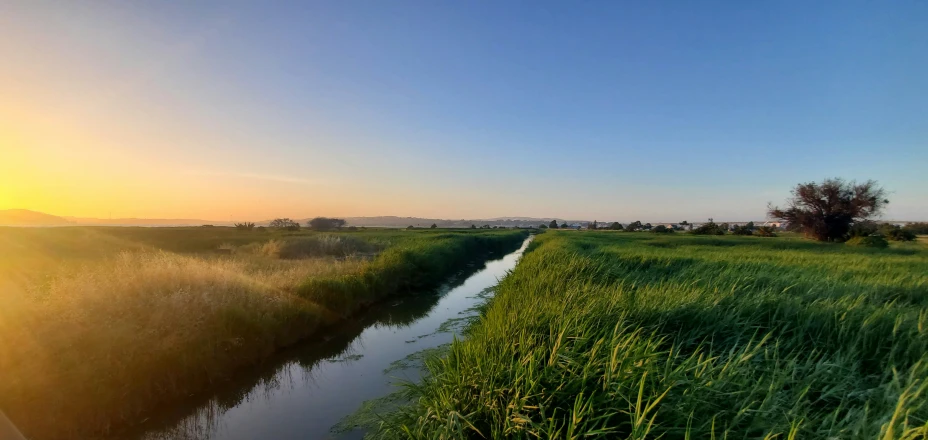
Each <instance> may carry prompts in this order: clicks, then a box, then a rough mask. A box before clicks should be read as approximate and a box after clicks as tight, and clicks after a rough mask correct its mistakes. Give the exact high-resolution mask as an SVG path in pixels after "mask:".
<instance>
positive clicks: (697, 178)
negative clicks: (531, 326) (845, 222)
mask: <svg viewBox="0 0 928 440" xmlns="http://www.w3.org/2000/svg"><path fill="white" fill-rule="evenodd" d="M4 8H8V10H7V11H4V10H3V9H4ZM0 16H3V17H6V19H3V18H0V25H3V26H4V27H3V28H5V29H7V30H6V31H0V32H3V33H9V34H8V35H7V36H9V37H13V38H12V39H10V38H5V39H6V40H7V43H6V44H3V43H0V50H3V52H0V53H5V54H6V55H8V57H7V58H8V59H13V60H15V61H16V63H15V64H16V66H17V67H15V68H13V69H12V73H11V72H8V73H7V76H6V77H5V78H4V77H0V80H3V84H5V87H9V88H12V87H13V86H16V88H17V90H20V91H22V90H27V92H21V93H20V95H18V96H19V97H20V98H21V99H24V100H26V99H28V101H29V102H30V103H31V104H30V105H31V106H32V107H33V108H32V111H34V112H36V113H41V114H49V113H54V114H55V115H56V116H59V117H61V118H62V119H65V120H68V121H71V122H72V123H73V124H74V125H77V126H79V127H80V128H81V130H84V131H85V132H82V136H76V135H75V136H76V137H80V139H81V141H80V143H76V144H75V146H74V147H72V148H71V150H72V151H73V150H74V148H78V149H80V148H90V147H88V145H93V148H92V149H93V150H94V151H95V152H96V153H95V154H96V155H97V156H99V157H98V158H102V159H101V160H103V161H104V162H109V163H111V165H112V166H110V167H104V168H106V169H111V168H126V169H133V167H136V168H138V170H139V172H133V173H131V174H132V176H131V179H134V180H133V185H135V186H137V187H138V188H140V191H143V192H146V194H148V193H151V194H154V195H153V196H152V197H154V198H155V199H156V200H162V199H163V200H165V202H164V203H162V204H161V205H160V206H163V207H164V208H163V210H162V211H159V210H158V209H156V208H155V207H152V206H144V205H141V204H140V205H138V206H136V205H133V203H134V202H132V201H130V200H129V199H126V200H123V199H119V200H117V199H116V198H113V200H111V201H110V202H107V200H105V198H102V199H99V200H97V201H96V202H95V203H99V204H102V205H101V206H103V205H106V206H110V207H109V208H108V210H109V211H112V205H117V206H119V208H117V209H123V211H125V212H124V213H123V214H125V215H158V214H161V215H162V216H184V217H188V216H200V217H204V216H209V217H212V218H219V219H221V218H223V217H225V216H226V212H228V213H229V215H234V216H236V217H254V218H265V217H267V216H269V215H273V213H278V212H280V211H281V210H284V209H287V210H290V211H292V212H290V213H288V215H292V216H302V215H415V216H430V217H444V218H466V217H490V216H539V217H559V218H564V217H566V218H583V219H594V218H596V219H600V220H613V219H615V220H634V219H642V220H646V221H679V220H683V219H689V220H691V221H694V220H696V221H698V220H703V219H704V218H706V217H714V218H716V219H725V220H743V219H759V218H763V216H764V208H765V207H766V205H767V202H771V201H772V202H775V203H776V202H782V200H783V199H784V198H785V197H786V196H788V193H789V189H790V188H791V187H792V186H793V185H794V184H796V183H798V182H803V181H809V180H821V179H823V178H826V177H835V176H839V177H845V178H848V179H860V180H865V179H871V178H872V179H876V180H878V181H880V182H881V183H882V184H883V185H884V186H885V187H886V188H887V189H888V190H890V191H891V194H892V196H891V204H890V209H889V211H888V212H887V216H886V217H892V218H899V219H913V220H914V219H922V220H928V203H926V201H928V172H926V170H928V109H926V105H928V104H926V103H928V80H926V78H928V26H926V25H925V23H928V3H925V2H905V1H899V2H884V3H877V2H855V1H850V2H824V1H822V2H793V1H789V2H787V1H782V2H731V1H726V2H708V1H707V2H682V1H681V2H670V1H668V2H624V1H608V2H607V1H597V2H516V1H497V2H489V1H474V2H457V1H454V2H452V1H422V2H411V1H390V2H387V1H381V2H375V1H364V2H357V1H339V2H292V3H281V2H273V4H272V2H267V3H265V2H260V3H259V2H206V1H204V2H80V1H75V2H64V3H62V2H54V3H43V2H33V1H29V2H25V1H21V2H15V1H14V2H12V3H11V4H10V5H9V6H5V7H3V6H0ZM11 41H15V42H12V43H11ZM27 86H28V87H27ZM30 87H31V89H30ZM75 121H76V122H75ZM28 139H30V142H26V143H22V144H17V145H13V146H11V147H10V146H8V148H21V149H22V148H28V149H31V150H32V151H33V152H39V151H41V150H42V149H48V148H53V147H50V146H48V145H50V144H53V142H44V143H43V142H40V141H39V140H36V141H34V142H31V140H33V139H35V138H34V137H29V138H28ZM62 142H63V143H62ZM75 142H77V141H75ZM66 143H67V141H61V142H58V143H57V144H56V145H59V146H61V145H64V144H66ZM62 148H63V147H62ZM97 162H99V161H97ZM32 164H33V165H35V161H33V162H32ZM150 169H157V170H159V172H158V173H151V175H148V174H146V173H145V172H144V171H145V170H150ZM39 171H41V170H37V172H39ZM72 172H75V171H73V170H72ZM78 172H79V171H78ZM100 172H110V171H100ZM165 176H167V177H165ZM123 178H130V177H125V176H123ZM164 178H169V179H171V181H173V182H184V184H182V185H177V187H176V188H175V189H170V188H168V189H163V191H167V192H166V193H164V194H162V193H160V192H158V191H162V190H156V189H155V188H156V187H157V186H158V180H159V179H164ZM146 179H147V180H146ZM77 180H81V179H77ZM72 182H73V179H72ZM23 186H25V185H23ZM239 187H242V188H244V187H247V189H242V190H238V191H232V190H229V188H239ZM185 188H186V189H185ZM189 188H196V189H197V190H196V191H190V190H189ZM87 191H88V192H89V191H90V190H89V189H88V190H87ZM203 192H211V193H212V194H214V196H213V197H205V196H203V195H202V193H203ZM228 192H231V193H232V194H226V193H228ZM220 193H222V194H220ZM198 194H200V195H198ZM217 194H218V195H217ZM268 194H271V195H268ZM101 197H102V196H101ZM114 197H115V196H114ZM36 199H38V198H36ZM80 199H81V197H80V195H79V193H78V195H76V196H75V198H74V200H75V203H79V201H80ZM15 200H18V201H22V200H29V198H28V197H26V196H22V197H19V198H18V199H15ZM168 200H170V201H171V203H168V202H167V201H168ZM107 203H110V205H107ZM20 204H22V203H20ZM95 206H96V205H95ZM33 207H36V208H41V207H43V206H40V205H36V206H33ZM46 209H47V207H46ZM95 209H96V208H95ZM100 209H102V208H100ZM58 210H59V211H60V210H70V211H75V210H79V209H78V207H77V206H76V205H73V206H69V207H61V208H59V209H58ZM272 211H273V212H272ZM56 213H58V214H68V212H56ZM220 213H222V214H220ZM184 214H186V215H184Z"/></svg>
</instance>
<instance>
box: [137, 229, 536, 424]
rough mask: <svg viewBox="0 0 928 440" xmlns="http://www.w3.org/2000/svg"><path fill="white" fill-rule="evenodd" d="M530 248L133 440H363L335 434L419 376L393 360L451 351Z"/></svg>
mask: <svg viewBox="0 0 928 440" xmlns="http://www.w3.org/2000/svg"><path fill="white" fill-rule="evenodd" d="M530 241H531V237H530V238H528V239H527V240H526V241H525V242H524V243H523V244H522V247H521V248H520V249H519V250H517V251H515V252H513V253H510V254H508V255H506V256H504V257H502V258H500V259H496V260H491V261H488V262H486V263H485V265H483V264H480V265H474V266H472V267H471V268H469V270H467V271H465V272H463V273H461V274H459V275H458V276H457V277H455V278H454V279H453V280H452V281H451V282H450V283H449V284H448V285H446V286H444V287H442V288H441V289H438V291H437V292H433V293H427V294H422V295H415V296H410V297H404V298H400V299H396V300H393V301H389V300H388V301H387V302H386V303H383V304H380V305H377V306H374V307H372V308H371V309H370V310H369V311H367V312H365V313H363V314H362V315H360V316H359V317H358V318H357V319H355V320H353V321H352V322H349V323H345V324H344V325H341V326H338V327H335V328H333V329H331V330H330V331H329V332H328V335H327V336H325V337H324V341H321V342H313V343H307V344H302V345H299V346H297V347H294V348H292V349H289V350H286V351H283V352H281V353H279V354H278V355H276V356H275V357H273V358H272V359H270V360H269V361H268V362H265V363H264V364H262V365H261V366H260V367H258V368H255V369H252V370H249V371H246V372H243V373H241V374H239V375H238V376H239V378H238V379H237V380H235V381H232V382H230V383H228V384H224V385H223V386H222V389H220V390H218V391H216V392H214V393H213V394H212V395H209V396H202V397H200V398H198V399H195V400H192V401H190V402H187V403H185V404H183V405H179V406H178V407H176V408H172V409H171V410H169V411H167V412H164V413H160V414H157V415H155V416H153V417H152V418H151V419H149V420H147V421H146V422H145V423H144V424H143V429H144V430H143V431H142V432H140V433H138V434H137V435H134V436H133V437H134V438H136V439H139V440H160V439H197V440H206V439H209V440H251V439H281V440H286V439H301V440H302V439H357V438H361V437H362V436H363V432H362V431H358V430H355V431H348V432H335V431H333V427H334V426H335V425H336V424H337V423H338V422H339V421H341V420H343V419H344V418H345V417H346V416H348V415H350V414H352V413H354V412H355V411H356V410H357V409H358V408H359V407H360V406H361V404H362V403H363V402H365V401H368V400H370V399H374V398H378V397H381V396H385V395H387V394H389V393H391V392H394V391H396V389H397V388H396V382H398V381H399V380H402V379H406V380H415V379H417V378H418V377H419V375H420V370H419V369H418V368H414V367H413V368H399V369H397V368H396V366H397V363H396V361H401V360H403V359H404V358H406V357H407V356H409V355H412V354H414V353H417V352H420V351H422V350H425V349H428V348H433V347H438V346H441V345H443V344H447V343H449V342H451V341H452V339H453V337H454V335H455V334H456V333H457V332H459V331H460V329H461V328H462V327H463V324H465V323H466V321H465V320H466V319H467V318H468V317H472V316H475V315H476V314H477V311H476V310H474V308H475V307H477V306H479V305H480V304H482V303H483V302H484V301H485V298H486V296H485V295H486V293H487V292H488V289H491V288H492V287H493V286H495V285H496V284H497V282H498V281H499V280H500V279H501V278H502V277H504V276H505V275H506V273H507V272H508V271H509V270H511V269H513V268H514V267H515V265H516V263H517V262H518V260H519V257H521V256H522V253H523V252H524V251H525V248H526V247H527V246H528V243H529V242H530ZM391 366H392V367H393V368H391ZM388 369H389V370H390V371H385V370H388Z"/></svg>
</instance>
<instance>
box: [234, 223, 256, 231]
mask: <svg viewBox="0 0 928 440" xmlns="http://www.w3.org/2000/svg"><path fill="white" fill-rule="evenodd" d="M254 228H255V224H254V223H252V222H242V223H235V229H237V230H239V231H250V230H252V229H254Z"/></svg>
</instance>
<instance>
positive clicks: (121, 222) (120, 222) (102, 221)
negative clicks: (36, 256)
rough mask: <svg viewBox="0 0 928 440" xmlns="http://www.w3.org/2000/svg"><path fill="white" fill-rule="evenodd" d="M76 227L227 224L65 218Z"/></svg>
mask: <svg viewBox="0 0 928 440" xmlns="http://www.w3.org/2000/svg"><path fill="white" fill-rule="evenodd" d="M65 218H66V219H67V220H70V221H72V222H74V223H75V224H78V225H84V226H201V225H215V226H229V225H231V223H229V222H214V221H211V220H198V219H189V218H188V219H183V218H111V219H105V218H85V217H65Z"/></svg>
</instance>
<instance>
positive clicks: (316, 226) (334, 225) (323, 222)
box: [307, 217, 348, 231]
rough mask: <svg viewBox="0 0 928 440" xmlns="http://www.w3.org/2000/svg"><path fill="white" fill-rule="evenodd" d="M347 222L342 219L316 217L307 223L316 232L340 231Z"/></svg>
mask: <svg viewBox="0 0 928 440" xmlns="http://www.w3.org/2000/svg"><path fill="white" fill-rule="evenodd" d="M347 223H348V222H346V221H345V220H342V219H340V218H328V217H316V218H314V219H312V220H310V221H309V223H307V225H309V228H310V229H312V230H314V231H328V230H331V229H338V228H341V227H342V226H345V224H347Z"/></svg>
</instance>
